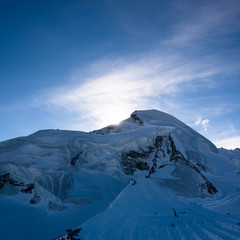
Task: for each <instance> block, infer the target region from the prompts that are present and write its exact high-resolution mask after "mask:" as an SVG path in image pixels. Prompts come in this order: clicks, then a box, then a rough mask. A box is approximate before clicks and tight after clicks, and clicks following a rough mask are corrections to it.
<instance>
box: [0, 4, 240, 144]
mask: <svg viewBox="0 0 240 240" xmlns="http://www.w3.org/2000/svg"><path fill="white" fill-rule="evenodd" d="M239 23H240V2H239V1H238V0H228V1H226V0H216V1H214V0H211V1H209V0H207V1H205V0H203V1H192V0H191V1H190V0H171V1H167V0H166V1H160V0H150V1H149V0H148V1H147V0H131V1H125V0H121V1H120V0H119V1H118V0H98V1H95V0H91V1H87V0H69V1H63V0H58V1H45V0H41V1H37V0H36V1H11V0H10V1H1V8H0V29H1V38H0V79H1V85H0V86H1V87H0V141H1V140H6V139H9V138H13V137H17V136H25V135H28V134H31V133H33V132H35V131H37V130H39V129H49V128H54V129H56V128H59V129H69V130H82V131H90V130H93V129H97V128H100V127H104V126H106V125H109V124H113V123H118V122H119V121H121V120H123V119H125V118H127V117H128V116H129V115H130V113H131V112H133V111H134V110H136V109H138V110H143V109H153V108H154V109H158V110H161V111H165V112H167V113H170V114H172V115H174V116H176V117H177V118H179V119H180V120H182V121H183V122H185V123H187V124H188V125H189V126H191V127H193V128H194V129H196V130H197V131H198V132H200V133H201V134H203V135H204V136H206V137H207V138H209V139H210V140H211V141H213V142H214V143H215V144H216V145H217V146H219V147H221V146H223V147H226V148H235V147H237V146H238V147H240V111H239V110H240V104H239V103H240V94H239V93H240V44H239V43H240V24H239Z"/></svg>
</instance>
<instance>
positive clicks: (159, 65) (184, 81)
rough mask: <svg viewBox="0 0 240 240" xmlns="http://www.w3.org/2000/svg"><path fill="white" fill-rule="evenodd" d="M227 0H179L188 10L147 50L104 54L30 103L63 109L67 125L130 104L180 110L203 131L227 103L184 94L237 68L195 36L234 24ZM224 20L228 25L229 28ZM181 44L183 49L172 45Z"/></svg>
mask: <svg viewBox="0 0 240 240" xmlns="http://www.w3.org/2000/svg"><path fill="white" fill-rule="evenodd" d="M230 1H231V4H228V3H227V2H226V1H217V2H218V4H217V5H216V4H215V3H216V2H215V3H209V2H208V1H207V2H205V3H206V4H202V5H201V4H200V6H199V8H198V6H194V7H193V8H191V9H187V7H186V6H184V8H185V9H184V11H187V12H188V13H189V11H192V12H191V13H190V14H188V15H187V17H183V20H182V21H180V22H179V23H178V24H176V25H175V26H174V27H173V34H172V35H171V36H168V38H167V39H165V40H164V41H162V42H160V44H159V45H158V46H155V47H153V48H152V49H150V50H149V53H148V54H146V53H145V54H144V53H142V54H141V55H139V57H138V59H137V57H136V56H135V57H134V58H131V57H124V58H119V57H116V59H115V60H112V59H111V60H106V59H107V57H106V58H105V59H102V60H98V61H96V62H95V63H92V64H88V65H86V66H85V67H81V68H80V69H77V70H75V71H74V73H73V74H72V76H71V77H70V79H69V81H68V83H67V84H66V85H64V86H61V87H59V88H57V89H49V90H46V91H45V93H44V94H42V95H41V96H40V97H38V98H37V99H35V101H34V102H33V105H34V106H35V107H43V108H44V109H46V111H51V112H54V111H55V112H58V113H59V112H61V113H63V114H67V115H68V117H71V118H73V119H75V122H73V121H71V124H72V127H71V128H79V126H82V125H84V126H86V127H85V129H83V130H86V129H88V130H92V128H99V127H103V126H105V125H108V124H113V123H118V122H119V121H120V120H122V119H124V118H127V117H128V116H129V114H130V113H131V112H132V111H134V110H135V109H149V108H157V109H160V110H162V111H166V112H169V113H172V114H174V115H175V116H177V117H181V116H184V115H185V119H186V121H187V122H190V123H192V124H190V125H192V126H195V127H201V130H202V131H203V132H208V131H207V130H208V129H209V128H210V127H211V125H210V124H209V123H210V121H211V123H212V120H211V118H212V117H216V116H220V115H222V114H224V113H226V112H229V111H231V110H232V108H231V106H230V104H229V103H228V102H226V101H225V100H224V99H222V98H221V97H219V99H217V100H216V99H215V101H211V99H210V100H209V101H202V100H201V99H200V100H199V101H196V103H195V105H194V104H191V101H195V100H196V99H197V98H199V97H197V95H196V96H192V97H188V95H193V93H198V92H199V91H200V90H202V89H205V90H206V89H210V88H212V89H214V88H215V87H216V86H219V85H221V77H222V76H228V74H232V73H233V72H237V71H240V68H239V64H237V63H234V62H228V61H226V60H225V58H221V56H220V55H219V54H218V52H215V53H214V52H211V54H209V53H208V54H207V53H206V52H207V51H206V52H205V51H204V52H202V51H201V50H199V46H200V44H196V41H197V42H198V41H201V42H202V43H205V40H207V41H208V40H209V39H214V38H212V37H213V36H214V37H217V35H218V34H223V35H224V34H225V33H229V32H231V31H235V30H236V28H237V26H236V24H235V25H234V23H236V18H237V16H238V14H239V13H238V10H237V6H239V3H238V1H234V0H230ZM181 6H182V5H181ZM181 11H182V9H181ZM184 11H182V13H184ZM230 26H233V28H231V29H230V30H229V27H230ZM183 44H184V45H187V46H188V49H186V48H185V47H184V48H183V49H179V48H175V47H179V46H182V45H183ZM193 45H194V49H192V46H193ZM163 47H164V50H163ZM219 76H221V77H219ZM209 98H214V96H209ZM189 99H190V100H189ZM188 100H189V102H188ZM196 119H198V120H197V121H196ZM194 122H195V124H194ZM80 123H81V124H80ZM212 133H213V132H212ZM225 138H228V136H225ZM216 141H217V139H216Z"/></svg>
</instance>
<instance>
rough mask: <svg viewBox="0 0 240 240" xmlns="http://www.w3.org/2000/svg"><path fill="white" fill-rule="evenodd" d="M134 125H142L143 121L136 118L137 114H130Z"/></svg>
mask: <svg viewBox="0 0 240 240" xmlns="http://www.w3.org/2000/svg"><path fill="white" fill-rule="evenodd" d="M130 117H131V118H132V119H133V121H134V122H135V123H138V124H139V125H143V121H142V120H141V119H140V118H139V117H138V116H137V114H135V113H132V114H131V116H130Z"/></svg>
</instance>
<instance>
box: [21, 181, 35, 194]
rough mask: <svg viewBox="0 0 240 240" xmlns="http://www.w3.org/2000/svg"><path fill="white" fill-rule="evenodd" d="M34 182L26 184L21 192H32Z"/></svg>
mask: <svg viewBox="0 0 240 240" xmlns="http://www.w3.org/2000/svg"><path fill="white" fill-rule="evenodd" d="M34 187H35V186H34V184H33V183H30V184H27V185H26V187H25V188H23V189H22V190H21V192H22V193H32V190H33V189H34Z"/></svg>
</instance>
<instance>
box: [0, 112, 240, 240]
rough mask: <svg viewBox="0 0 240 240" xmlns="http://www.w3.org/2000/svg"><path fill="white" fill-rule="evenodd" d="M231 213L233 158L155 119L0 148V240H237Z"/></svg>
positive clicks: (163, 117) (238, 161) (237, 178)
mask: <svg viewBox="0 0 240 240" xmlns="http://www.w3.org/2000/svg"><path fill="white" fill-rule="evenodd" d="M6 174H8V177H6ZM1 176H2V178H1ZM3 176H5V177H3ZM1 179H2V182H3V181H5V180H6V179H8V180H6V181H5V183H4V184H2V185H1ZM3 179H5V180H3ZM9 179H10V180H9ZM13 181H14V183H15V185H14V184H13ZM16 183H17V184H19V183H22V185H21V186H19V185H18V186H17V184H16ZM29 184H34V188H33V189H32V191H31V192H29V193H25V192H24V190H23V189H26V188H27V186H28V185H29ZM209 185H211V186H213V188H210V190H209V188H208V187H207V186H209ZM214 187H215V189H216V190H217V191H216V192H214ZM22 190H23V191H22ZM211 191H213V192H211ZM30 202H31V203H33V202H34V204H30ZM239 206H240V151H237V150H236V151H234V150H226V149H217V148H216V147H215V146H214V144H213V143H211V142H210V141H209V140H207V139H206V138H204V137H203V136H201V135H200V134H199V133H197V132H196V131H194V130H193V129H191V128H190V127H188V126H187V125H185V124H184V123H183V122H181V121H179V120H178V119H176V118H175V117H173V116H171V115H169V114H166V113H163V112H160V111H157V110H148V111H135V112H133V113H132V114H131V117H130V118H128V119H126V120H124V121H122V122H121V123H120V124H119V125H111V126H108V127H106V128H103V129H100V130H96V131H93V132H90V133H85V132H79V131H66V130H64V131H63V130H42V131H38V132H36V133H34V134H32V135H29V136H27V137H20V138H15V139H11V140H8V141H4V142H1V143H0V213H1V215H0V236H1V237H0V238H1V239H10V240H15V239H23V240H28V239H29V240H30V239H31V240H32V239H35V240H40V239H54V238H57V236H61V235H62V236H64V234H65V233H64V232H65V229H67V228H71V229H74V228H76V227H77V226H79V227H81V228H82V230H81V231H80V233H79V238H80V239H104V240H108V239H109V240H112V239H240V207H239ZM173 209H174V210H175V212H176V214H177V216H175V214H174V210H173ZM77 228H78V227H77ZM59 239H60V238H59Z"/></svg>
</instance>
